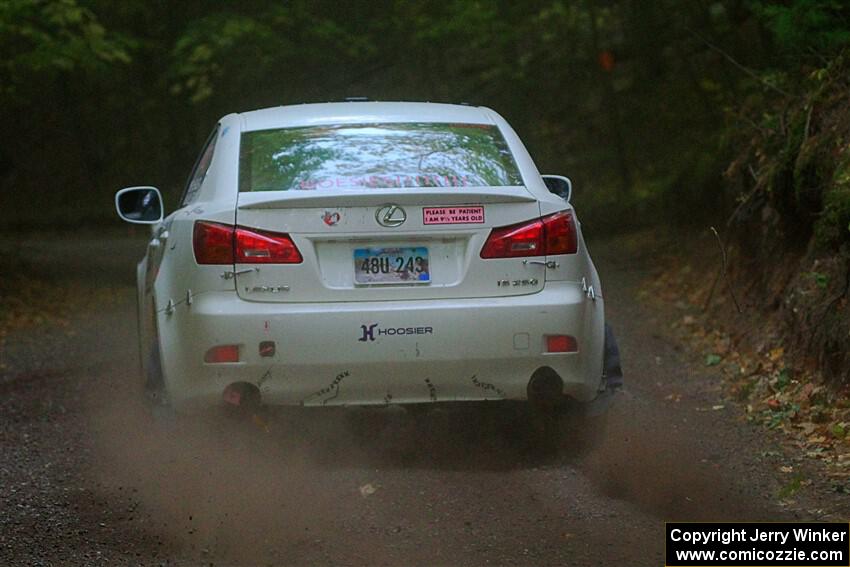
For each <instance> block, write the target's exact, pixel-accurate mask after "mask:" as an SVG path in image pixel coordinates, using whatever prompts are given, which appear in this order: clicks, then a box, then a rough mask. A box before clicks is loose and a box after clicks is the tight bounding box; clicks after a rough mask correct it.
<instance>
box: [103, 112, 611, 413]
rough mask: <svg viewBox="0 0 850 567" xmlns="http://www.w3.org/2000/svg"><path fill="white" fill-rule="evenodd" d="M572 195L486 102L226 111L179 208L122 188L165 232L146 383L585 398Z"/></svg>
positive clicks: (355, 401) (153, 290)
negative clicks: (165, 212)
mask: <svg viewBox="0 0 850 567" xmlns="http://www.w3.org/2000/svg"><path fill="white" fill-rule="evenodd" d="M547 183H548V185H549V186H551V187H552V188H553V191H554V192H552V191H550V190H549V189H548V188H547ZM569 193H570V184H569V181H568V180H566V178H556V177H551V178H549V179H545V178H544V176H541V174H540V173H539V172H538V170H537V168H536V167H535V165H534V162H533V161H532V159H531V157H530V156H529V154H528V152H527V151H526V149H525V147H524V146H523V144H522V142H521V141H520V139H519V138H518V137H517V135H516V134H515V133H514V131H513V130H512V129H511V127H510V126H509V125H508V124H507V122H506V121H505V120H504V119H503V118H502V117H501V116H499V115H498V114H497V113H496V112H494V111H492V110H490V109H487V108H482V107H470V106H463V105H444V104H430V103H378V102H350V103H327V104H306V105H298V106H285V107H278V108H269V109H264V110H257V111H252V112H245V113H241V114H230V115H228V116H225V117H224V118H222V119H221V120H220V121H219V123H218V124H217V125H216V127H215V129H214V130H213V132H212V134H211V135H210V137H209V139H208V141H207V143H206V145H205V147H204V148H203V150H202V152H201V155H200V157H199V158H198V161H197V163H196V165H195V168H194V170H193V172H192V174H191V176H190V179H189V182H188V183H187V185H186V188H185V190H184V193H183V196H182V198H181V201H180V204H179V207H178V209H177V210H175V211H173V212H172V213H171V214H169V215H168V216H164V215H163V212H162V204H161V199H160V196H159V192H158V191H157V190H156V189H155V188H152V187H133V188H128V189H124V190H122V191H120V192H119V193H118V195H117V196H116V204H117V207H118V210H119V213H120V214H121V215H122V217H123V218H124V219H125V220H127V221H129V222H136V223H146V224H150V225H151V229H152V232H151V238H150V243H149V246H148V251H147V254H146V256H145V258H144V259H143V260H142V261H141V262H140V264H139V266H138V274H137V275H138V304H139V321H140V345H141V350H142V360H143V365H144V369H145V373H146V375H147V380H148V386H149V387H150V388H151V389H152V390H154V391H156V392H158V393H159V394H160V395H161V396H162V397H163V399H165V400H167V402H168V403H169V404H171V405H173V406H174V407H178V408H179V407H187V406H192V405H211V404H220V403H221V400H222V397H223V396H224V398H225V399H226V400H229V401H231V402H238V401H239V397H240V396H244V395H246V392H251V393H252V395H254V396H256V397H257V398H258V399H261V400H262V402H263V403H264V404H281V405H303V406H330V405H387V404H429V403H434V402H464V401H481V400H529V399H531V400H549V401H553V402H557V401H560V400H562V399H572V400H574V401H577V402H591V401H593V400H595V399H597V396H599V395H600V393H601V392H605V391H606V385H607V384H606V380H605V377H604V376H603V355H604V354H603V353H604V341H605V329H604V307H603V298H602V293H601V286H600V282H599V278H598V276H597V273H596V270H595V268H594V265H593V262H592V261H591V258H590V256H589V255H588V252H587V249H586V247H585V243H584V239H583V237H582V233H581V226H580V224H579V222H578V218H577V217H576V213H575V211H574V210H573V207H572V206H571V204H570V202H569V196H570V195H569Z"/></svg>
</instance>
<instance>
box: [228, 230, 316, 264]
mask: <svg viewBox="0 0 850 567" xmlns="http://www.w3.org/2000/svg"><path fill="white" fill-rule="evenodd" d="M301 261H302V258H301V252H299V251H298V247H297V246H295V243H294V242H292V239H291V238H290V237H289V235H288V234H283V233H279V232H265V231H259V230H253V229H248V228H241V227H237V228H236V263H237V264H300V263H301Z"/></svg>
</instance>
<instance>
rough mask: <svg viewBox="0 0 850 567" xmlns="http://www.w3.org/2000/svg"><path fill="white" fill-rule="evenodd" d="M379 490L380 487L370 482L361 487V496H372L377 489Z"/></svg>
mask: <svg viewBox="0 0 850 567" xmlns="http://www.w3.org/2000/svg"><path fill="white" fill-rule="evenodd" d="M377 490H378V489H377V488H375V487H374V486H373V485H372V484H369V483H367V484H364V485H363V486H361V487H360V496H362V497H363V498H366V497H367V496H371V495H373V494H375V491H377Z"/></svg>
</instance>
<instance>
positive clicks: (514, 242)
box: [481, 211, 578, 259]
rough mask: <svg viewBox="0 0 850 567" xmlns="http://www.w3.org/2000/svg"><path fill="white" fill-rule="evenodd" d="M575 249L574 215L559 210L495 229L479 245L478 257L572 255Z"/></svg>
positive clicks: (576, 243) (576, 245) (576, 247)
mask: <svg viewBox="0 0 850 567" xmlns="http://www.w3.org/2000/svg"><path fill="white" fill-rule="evenodd" d="M577 249H578V241H577V238H576V230H575V222H574V221H573V215H572V214H571V213H570V212H569V211H562V212H560V213H555V214H554V215H549V216H546V217H543V218H542V219H536V220H533V221H528V222H524V223H520V224H514V225H511V226H503V227H500V228H494V229H493V230H492V232H490V236H489V237H488V238H487V242H485V243H484V247H483V248H481V257H482V258H484V259H489V258H518V257H523V256H545V255H547V254H575V253H576V250H577Z"/></svg>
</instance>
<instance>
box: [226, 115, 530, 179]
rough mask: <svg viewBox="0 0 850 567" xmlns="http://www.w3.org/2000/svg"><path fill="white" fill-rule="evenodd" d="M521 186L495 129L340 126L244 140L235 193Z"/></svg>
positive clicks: (423, 125)
mask: <svg viewBox="0 0 850 567" xmlns="http://www.w3.org/2000/svg"><path fill="white" fill-rule="evenodd" d="M508 185H522V179H521V178H520V175H519V170H518V169H517V166H516V162H515V161H514V159H513V156H512V155H511V152H510V150H509V149H508V145H507V143H506V142H505V139H504V138H503V137H502V134H501V133H500V132H499V129H498V128H497V127H496V126H489V125H485V124H439V123H392V124H345V125H332V126H308V127H304V128H282V129H279V130H260V131H256V132H245V133H244V134H242V144H241V149H240V156H239V190H240V191H302V190H307V191H314V190H331V189H361V188H365V189H369V188H406V187H502V186H508Z"/></svg>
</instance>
